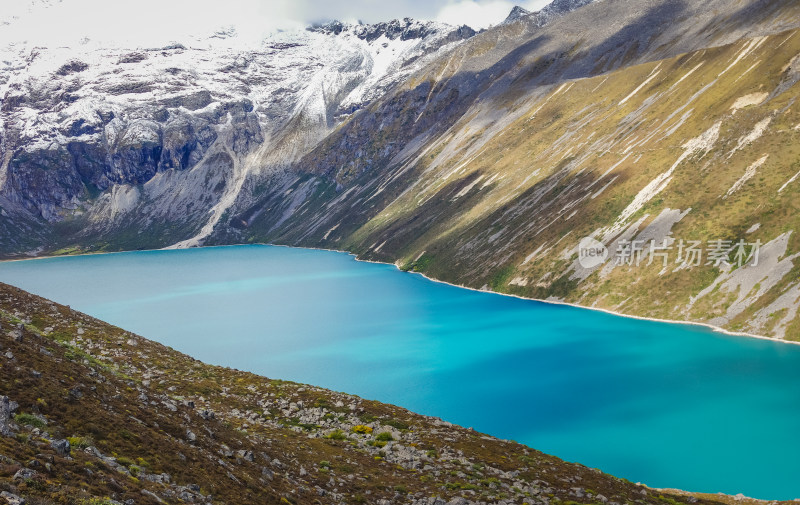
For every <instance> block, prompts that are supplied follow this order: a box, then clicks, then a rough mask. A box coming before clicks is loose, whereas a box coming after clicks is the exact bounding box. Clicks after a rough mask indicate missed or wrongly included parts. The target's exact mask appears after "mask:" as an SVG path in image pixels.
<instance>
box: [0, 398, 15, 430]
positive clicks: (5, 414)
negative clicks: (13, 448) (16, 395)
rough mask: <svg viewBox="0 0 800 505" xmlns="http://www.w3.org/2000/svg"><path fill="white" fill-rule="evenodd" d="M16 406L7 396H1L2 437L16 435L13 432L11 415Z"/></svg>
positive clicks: (0, 419)
mask: <svg viewBox="0 0 800 505" xmlns="http://www.w3.org/2000/svg"><path fill="white" fill-rule="evenodd" d="M15 406H16V405H15V404H14V403H12V402H11V400H9V399H8V397H7V396H0V435H2V436H4V437H8V436H10V435H12V434H13V433H14V431H13V430H12V423H11V413H12V412H13V411H14V408H15Z"/></svg>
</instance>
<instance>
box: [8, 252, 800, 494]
mask: <svg viewBox="0 0 800 505" xmlns="http://www.w3.org/2000/svg"><path fill="white" fill-rule="evenodd" d="M0 281H2V282H6V283H10V284H13V285H16V286H19V287H21V288H23V289H26V290H28V291H31V292H33V293H36V294H39V295H42V296H45V297H47V298H51V299H53V300H55V301H58V302H60V303H63V304H68V305H71V306H72V307H73V308H76V309H78V310H81V311H83V312H86V313H88V314H90V315H92V316H95V317H98V318H100V319H103V320H106V321H108V322H111V323H113V324H116V325H118V326H121V327H124V328H125V329H128V330H131V331H133V332H136V333H139V334H141V335H143V336H146V337H148V338H151V339H153V340H157V341H159V342H161V343H164V344H166V345H169V346H171V347H173V348H175V349H178V350H180V351H183V352H185V353H187V354H190V355H191V356H193V357H195V358H198V359H200V360H203V361H205V362H208V363H213V364H217V365H225V366H230V367H235V368H239V369H242V370H248V371H252V372H256V373H259V374H263V375H265V376H268V377H273V378H280V379H287V380H293V381H298V382H303V383H310V384H314V385H318V386H323V387H326V388H331V389H335V390H340V391H345V392H348V393H354V394H357V395H360V396H362V397H365V398H370V399H376V400H380V401H383V402H388V403H394V404H397V405H401V406H403V407H406V408H408V409H411V410H414V411H416V412H419V413H422V414H428V415H433V416H438V417H441V418H443V419H445V420H448V421H451V422H454V423H458V424H461V425H464V426H468V427H473V428H475V429H476V430H479V431H482V432H486V433H489V434H492V435H495V436H498V437H501V438H507V439H513V440H516V441H519V442H522V443H525V444H527V445H530V446H531V447H534V448H536V449H539V450H542V451H544V452H547V453H550V454H554V455H556V456H559V457H561V458H563V459H565V460H568V461H576V462H579V463H582V464H585V465H587V466H592V467H596V468H600V469H602V470H603V471H606V472H609V473H611V474H614V475H616V476H618V477H625V478H627V479H629V480H632V481H634V482H637V481H638V482H643V483H646V484H648V485H650V486H656V487H676V488H683V489H689V490H693V491H706V492H726V493H732V494H735V493H744V494H746V495H748V496H753V497H757V498H764V499H793V498H800V346H793V345H787V344H781V343H776V342H770V341H765V340H759V339H751V338H745V337H735V336H728V335H724V334H721V333H716V332H713V331H711V330H708V329H705V328H702V327H697V326H689V325H678V324H666V323H657V322H651V321H641V320H635V319H630V318H623V317H618V316H613V315H610V314H605V313H602V312H597V311H590V310H585V309H578V308H573V307H567V306H560V305H552V304H546V303H540V302H534V301H527V300H519V299H515V298H510V297H504V296H500V295H495V294H491V293H481V292H475V291H469V290H465V289H461V288H457V287H452V286H448V285H445V284H439V283H435V282H431V281H428V280H426V279H424V278H423V277H421V276H419V275H413V274H406V273H401V272H398V271H397V269H396V268H395V267H393V266H391V265H379V264H369V263H360V262H356V261H355V260H354V259H353V257H351V256H349V255H347V254H343V253H336V252H327V251H314V250H304V249H290V248H284V247H271V246H236V247H217V248H204V249H189V250H178V251H146V252H131V253H119V254H107V255H96V256H81V257H68V258H51V259H43V260H35V261H22V262H7V263H2V264H0Z"/></svg>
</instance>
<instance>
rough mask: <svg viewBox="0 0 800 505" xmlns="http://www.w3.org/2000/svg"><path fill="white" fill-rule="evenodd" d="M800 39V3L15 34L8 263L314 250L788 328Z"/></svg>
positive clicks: (541, 293)
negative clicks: (245, 44) (202, 248)
mask: <svg viewBox="0 0 800 505" xmlns="http://www.w3.org/2000/svg"><path fill="white" fill-rule="evenodd" d="M798 29H800V4H798V3H797V2H787V1H777V0H751V1H742V0H711V1H708V2H687V1H681V0H601V1H595V2H589V1H581V0H556V2H553V3H552V4H551V5H550V6H548V7H546V8H545V9H543V10H541V11H539V12H536V13H529V12H527V11H525V10H524V9H515V10H514V11H512V13H511V14H510V15H509V17H508V18H507V19H506V20H505V21H504V22H503V23H501V24H499V25H497V26H495V27H492V28H490V29H487V30H484V31H480V32H476V31H475V30H472V29H471V28H469V27H465V26H462V27H453V26H447V25H444V24H441V23H433V22H421V21H414V20H410V19H405V20H402V21H401V20H397V21H392V22H389V23H380V24H375V25H364V24H346V23H340V22H331V23H328V24H324V25H315V26H312V27H309V28H308V29H307V30H305V31H301V32H283V33H278V34H275V35H273V36H271V37H269V38H267V39H266V40H264V41H263V43H262V44H261V45H260V46H259V47H253V48H249V49H247V50H242V49H240V48H233V47H231V46H230V45H228V44H226V43H225V41H226V38H228V37H230V36H231V34H229V33H225V32H221V33H218V34H216V35H215V36H214V37H212V38H210V39H208V40H207V41H203V43H194V44H187V45H184V43H181V42H180V41H177V42H176V43H175V44H172V45H169V46H167V47H159V48H129V49H102V50H101V49H93V50H91V51H88V50H82V49H81V48H80V47H77V48H63V47H27V46H22V45H19V46H14V47H10V48H6V49H5V50H4V51H3V54H2V61H0V65H3V67H2V71H0V97H2V104H1V105H0V125H1V126H0V160H2V165H0V209H1V210H0V253H2V255H3V256H4V257H7V258H12V257H24V256H31V255H49V254H70V253H78V252H96V251H115V250H131V249H143V248H161V247H190V246H198V245H215V244H233V243H252V242H266V243H276V244H289V245H295V246H305V247H323V248H331V249H339V250H347V251H351V252H354V253H356V254H357V255H358V256H359V257H361V258H364V259H370V260H376V261H385V262H392V263H396V264H397V265H398V266H399V267H401V268H403V269H406V270H413V271H418V272H422V273H425V274H426V275H428V276H431V277H434V278H437V279H441V280H445V281H448V282H452V283H455V284H460V285H465V286H470V287H474V288H479V289H488V290H494V291H499V292H505V293H511V294H516V295H520V296H524V297H532V298H539V299H547V300H552V301H560V302H569V303H575V304H579V305H583V306H587V307H594V308H601V309H606V310H611V311H615V312H621V313H625V314H630V315H637V316H646V317H651V318H659V319H670V320H682V321H696V322H702V323H707V324H712V325H716V326H720V327H722V328H725V329H727V330H731V331H737V332H747V333H752V334H757V335H763V336H770V337H774V338H783V339H790V340H798V339H800V318H798V317H797V312H798V307H800V281H798V279H800V266H798V265H796V260H797V258H798V255H800V238H798V234H797V233H796V231H797V230H798V226H800V222H798V216H799V215H800V213H799V212H798V208H797V205H798V204H797V202H798V198H797V196H798V187H800V153H798V145H800V143H798V137H799V136H800V111H798V108H797V105H796V103H795V101H796V98H797V94H798V87H797V82H798V80H800V33H798ZM587 239H591V241H592V242H591V243H593V244H599V246H600V247H601V248H604V249H606V251H607V253H608V256H609V258H608V260H607V261H605V262H603V263H598V264H591V265H589V266H586V262H584V261H581V260H582V259H583V258H582V257H581V253H582V246H581V244H582V243H586V242H585V240H587ZM736 244H740V245H741V247H740V248H739V250H738V253H739V255H738V256H737V249H736V248H735V246H736ZM656 246H657V247H656ZM637 247H638V248H637ZM698 251H699V260H698V261H697V262H696V263H695V262H692V261H687V258H688V256H689V253H690V252H698ZM737 260H738V261H737ZM742 260H745V261H742Z"/></svg>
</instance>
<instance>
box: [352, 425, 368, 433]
mask: <svg viewBox="0 0 800 505" xmlns="http://www.w3.org/2000/svg"><path fill="white" fill-rule="evenodd" d="M352 431H353V433H358V434H361V435H369V434H370V433H372V428H370V427H369V426H366V425H363V424H357V425H355V426H353V430H352Z"/></svg>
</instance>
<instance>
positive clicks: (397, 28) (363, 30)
mask: <svg viewBox="0 0 800 505" xmlns="http://www.w3.org/2000/svg"><path fill="white" fill-rule="evenodd" d="M464 29H466V31H471V29H469V28H468V27H455V26H450V25H447V24H444V23H438V22H435V21H419V20H416V19H412V18H403V19H393V20H391V21H386V22H381V23H374V24H363V23H358V24H349V23H343V22H341V21H336V20H334V21H330V22H328V23H324V24H314V25H312V26H310V27H308V28H307V30H308V31H311V32H317V33H324V34H327V35H339V34H341V33H344V32H350V33H352V34H353V35H355V36H356V37H358V38H360V39H362V40H365V41H367V42H372V41H374V40H377V39H379V38H381V37H382V36H385V37H386V38H387V39H390V40H396V39H400V40H411V39H424V38H426V37H428V36H429V35H434V34H437V33H449V32H452V31H458V30H462V31H465V30H464ZM474 34H475V32H474V31H471V33H463V36H462V37H459V38H469V37H471V36H472V35H474Z"/></svg>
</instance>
